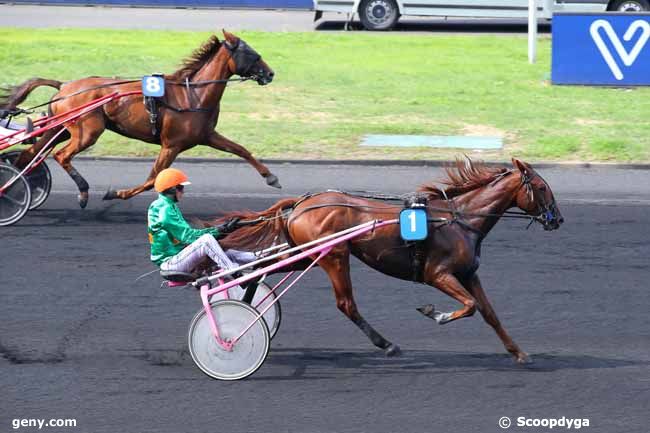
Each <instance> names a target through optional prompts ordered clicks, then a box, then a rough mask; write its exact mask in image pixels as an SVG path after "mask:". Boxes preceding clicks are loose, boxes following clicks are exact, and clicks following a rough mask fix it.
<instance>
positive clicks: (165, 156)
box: [103, 144, 181, 200]
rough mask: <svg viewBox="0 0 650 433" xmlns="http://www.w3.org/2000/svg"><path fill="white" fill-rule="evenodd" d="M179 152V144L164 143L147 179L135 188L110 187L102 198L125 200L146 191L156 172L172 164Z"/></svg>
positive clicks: (151, 185)
mask: <svg viewBox="0 0 650 433" xmlns="http://www.w3.org/2000/svg"><path fill="white" fill-rule="evenodd" d="M180 152H181V147H180V146H173V145H168V144H164V145H163V146H162V147H161V148H160V153H159V154H158V158H156V162H155V163H154V165H153V168H152V169H151V172H149V177H147V180H146V181H145V182H144V183H143V184H142V185H140V186H136V187H135V188H131V189H121V190H119V191H114V190H112V189H109V190H108V191H106V194H105V195H104V198H103V200H114V199H116V198H121V199H122V200H127V199H130V198H131V197H133V196H134V195H137V194H140V193H141V192H143V191H147V190H149V189H151V188H153V185H154V182H155V181H156V176H157V175H158V173H160V172H161V171H162V170H164V169H166V168H167V167H169V166H170V165H172V162H174V160H175V159H176V156H178V154H179V153H180Z"/></svg>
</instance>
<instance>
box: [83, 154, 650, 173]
mask: <svg viewBox="0 0 650 433" xmlns="http://www.w3.org/2000/svg"><path fill="white" fill-rule="evenodd" d="M75 159H77V160H86V161H117V162H151V163H153V162H154V161H155V158H149V157H123V156H89V155H87V156H83V155H81V156H77V157H76V158H75ZM176 161H178V162H184V163H190V164H205V163H210V162H214V163H217V164H248V162H246V161H244V160H241V159H234V158H232V159H231V158H195V157H180V158H176ZM259 161H260V162H262V163H266V164H274V165H279V164H292V165H357V166H359V165H361V166H368V167H373V166H374V167H389V166H398V167H446V166H449V165H451V164H453V163H454V161H450V160H440V161H438V160H421V161H412V160H403V159H396V160H389V159H380V160H376V159H375V160H373V159H371V160H367V159H259ZM486 164H487V165H508V164H510V161H507V162H505V161H502V162H498V161H496V162H495V161H488V162H486ZM532 164H533V166H534V167H539V168H617V169H628V170H650V164H643V163H621V164H616V163H600V162H537V163H532Z"/></svg>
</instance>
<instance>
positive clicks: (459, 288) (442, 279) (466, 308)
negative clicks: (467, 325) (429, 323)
mask: <svg viewBox="0 0 650 433" xmlns="http://www.w3.org/2000/svg"><path fill="white" fill-rule="evenodd" d="M425 282H426V283H427V284H429V285H430V286H433V287H435V288H437V289H439V290H440V291H442V292H444V293H446V294H448V295H449V296H451V297H452V298H454V299H455V300H457V301H458V302H460V303H461V304H463V308H461V309H460V310H456V311H453V312H451V313H445V312H442V311H436V309H435V308H434V306H433V305H425V306H422V307H420V308H418V309H417V310H418V311H419V312H420V313H422V314H424V315H425V316H427V317H429V318H431V319H433V320H435V321H436V322H438V324H439V325H444V324H445V323H449V322H453V321H454V320H458V319H461V318H463V317H468V316H472V315H473V314H474V312H475V311H476V301H475V300H474V298H473V297H472V295H471V294H469V292H468V291H467V290H466V289H465V287H463V285H462V284H461V283H460V282H459V281H458V279H456V277H454V276H453V275H452V274H448V273H435V274H433V275H426V276H425Z"/></svg>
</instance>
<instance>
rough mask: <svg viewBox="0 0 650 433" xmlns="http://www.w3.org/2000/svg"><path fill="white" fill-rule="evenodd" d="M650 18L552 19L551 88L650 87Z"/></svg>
mask: <svg viewBox="0 0 650 433" xmlns="http://www.w3.org/2000/svg"><path fill="white" fill-rule="evenodd" d="M649 39H650V14H648V13H639V14H636V13H629V12H628V13H605V14H592V15H585V14H555V15H553V68H552V74H551V77H552V78H551V80H552V82H553V84H584V85H605V86H639V85H646V86H647V85H650V40H649Z"/></svg>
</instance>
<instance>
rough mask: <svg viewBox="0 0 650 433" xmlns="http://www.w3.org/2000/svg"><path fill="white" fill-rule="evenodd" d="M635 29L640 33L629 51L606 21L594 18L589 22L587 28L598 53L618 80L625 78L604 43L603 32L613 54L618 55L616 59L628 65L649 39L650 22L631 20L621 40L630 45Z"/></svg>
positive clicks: (633, 60)
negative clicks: (589, 26) (594, 19)
mask: <svg viewBox="0 0 650 433" xmlns="http://www.w3.org/2000/svg"><path fill="white" fill-rule="evenodd" d="M637 30H641V35H640V36H639V38H638V39H637V41H636V43H635V44H634V46H632V47H631V48H632V49H631V51H627V49H626V48H625V47H624V46H623V43H622V42H621V40H620V39H619V37H618V35H617V34H616V32H615V31H614V29H613V28H612V25H611V24H610V23H609V22H608V21H606V20H596V21H594V22H593V23H592V24H591V28H590V29H589V32H590V33H591V38H592V39H593V40H594V42H595V43H596V46H597V47H598V50H600V54H601V55H602V56H603V59H605V62H606V63H607V66H609V69H610V70H611V71H612V74H613V75H614V77H615V78H616V79H617V80H619V81H620V80H622V79H623V78H625V76H624V75H623V72H622V70H621V66H619V64H618V62H617V59H615V58H614V53H612V51H611V50H610V47H609V46H608V45H607V44H606V43H605V40H604V39H603V34H604V35H606V36H607V38H608V39H609V42H610V44H611V46H612V47H613V48H614V50H615V54H616V55H618V59H619V60H620V61H621V62H622V63H623V65H625V66H627V67H630V66H632V65H633V64H634V62H635V61H636V59H637V57H639V54H640V53H641V50H643V48H644V47H645V45H646V43H647V42H648V39H650V23H648V21H644V20H636V21H634V22H632V24H630V26H629V27H628V28H627V30H626V31H625V34H624V35H623V40H624V41H625V42H628V45H630V44H629V42H630V41H632V38H634V36H635V35H636V34H637Z"/></svg>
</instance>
